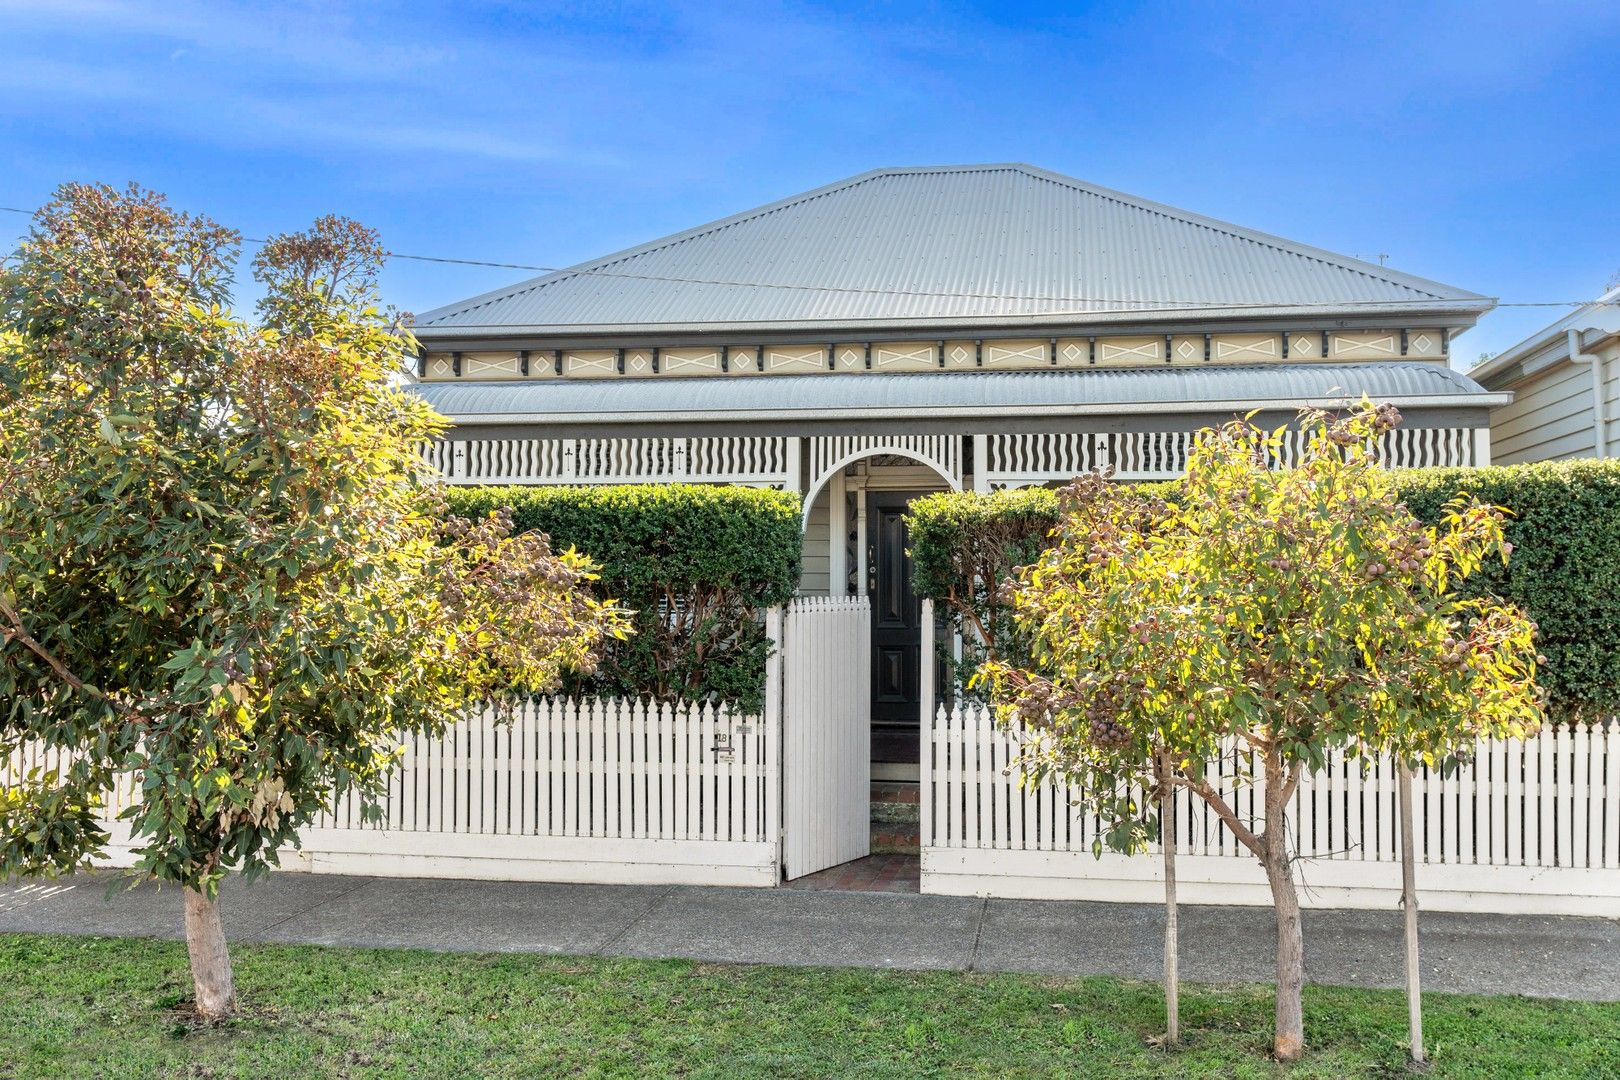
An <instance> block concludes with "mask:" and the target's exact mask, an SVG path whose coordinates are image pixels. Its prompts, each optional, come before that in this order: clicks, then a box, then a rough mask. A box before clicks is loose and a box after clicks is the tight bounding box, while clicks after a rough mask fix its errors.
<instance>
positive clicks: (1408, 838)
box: [1400, 762, 1428, 1065]
mask: <svg viewBox="0 0 1620 1080" xmlns="http://www.w3.org/2000/svg"><path fill="white" fill-rule="evenodd" d="M1400 785H1401V786H1400V800H1401V907H1402V908H1404V909H1405V914H1406V1013H1407V1019H1408V1021H1409V1023H1410V1026H1411V1031H1412V1060H1413V1061H1414V1062H1416V1063H1417V1064H1419V1065H1423V1064H1426V1063H1427V1061H1428V1059H1427V1058H1426V1057H1425V1056H1424V1054H1423V991H1422V987H1421V986H1420V985H1419V977H1418V912H1417V866H1416V862H1417V857H1416V854H1415V853H1414V852H1413V850H1412V832H1413V830H1412V770H1411V769H1410V768H1409V767H1408V766H1407V765H1406V763H1405V762H1402V763H1401V775H1400Z"/></svg>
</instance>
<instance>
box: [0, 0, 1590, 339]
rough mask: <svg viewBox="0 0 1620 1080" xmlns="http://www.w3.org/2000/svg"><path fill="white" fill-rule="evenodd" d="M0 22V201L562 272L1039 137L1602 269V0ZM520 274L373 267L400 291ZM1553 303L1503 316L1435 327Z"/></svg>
mask: <svg viewBox="0 0 1620 1080" xmlns="http://www.w3.org/2000/svg"><path fill="white" fill-rule="evenodd" d="M0 41H3V42H4V49H3V55H4V57H5V61H4V63H3V64H0V148H3V151H4V154H3V157H0V160H3V161H4V162H5V165H6V167H5V168H4V169H3V170H0V204H4V205H9V206H22V207H33V206H35V205H37V204H39V203H40V202H41V201H43V200H44V199H45V198H46V197H47V196H48V195H49V193H50V191H51V189H52V188H53V187H54V186H55V185H57V184H58V183H61V182H63V181H66V180H105V181H109V182H113V183H118V184H122V183H123V182H125V181H128V180H137V181H139V182H140V183H142V184H145V185H147V186H149V187H153V188H157V189H159V190H161V191H164V192H166V193H168V194H169V195H170V197H171V198H172V199H173V200H174V202H175V203H176V204H178V205H180V206H181V207H183V208H186V209H193V210H202V211H206V212H208V213H209V214H211V215H213V216H214V217H216V218H218V219H219V220H221V221H224V222H226V223H228V224H231V225H233V226H236V227H237V228H240V229H241V230H243V232H245V233H246V234H247V235H249V236H263V235H265V234H266V233H269V232H275V231H282V230H287V229H292V228H297V227H300V226H301V225H303V224H305V223H306V222H308V221H309V220H310V219H311V218H312V217H314V216H315V215H317V214H321V213H326V212H339V213H344V214H348V215H350V216H353V217H356V218H359V219H361V220H362V221H365V222H366V223H368V224H371V225H373V226H375V227H377V228H378V229H380V230H381V231H382V232H383V235H384V239H385V241H386V242H387V243H388V245H389V246H390V247H392V248H393V249H394V250H397V251H401V252H412V253H421V254H429V255H444V256H452V257H464V258H474V259H488V260H495V261H511V262H522V263H539V264H544V265H563V264H567V263H570V262H575V261H578V260H581V259H584V258H588V257H591V256H594V255H598V254H603V253H606V252H609V251H612V250H616V249H618V248H621V247H626V246H629V245H631V244H635V243H639V242H641V241H644V240H649V239H652V238H654V237H656V236H659V235H662V234H664V233H668V232H673V231H676V230H679V229H683V228H686V227H689V226H691V225H695V224H699V223H701V222H703V221H707V220H710V219H713V218H716V217H720V216H723V215H726V214H729V213H733V212H736V211H738V210H742V209H746V208H748V207H750V206H754V205H757V204H759V203H763V202H767V201H770V200H773V199H776V198H780V197H782V196H785V195H789V194H793V193H795V192H798V191H801V190H804V189H806V188H810V187H814V186H817V185H820V184H823V183H827V182H829V181H832V180H836V179H838V178H840V177H843V176H847V175H850V174H853V173H856V172H861V171H864V170H866V169H869V168H873V167H876V166H880V165H921V164H940V163H955V162H984V161H1028V162H1031V163H1033V164H1036V165H1040V166H1043V167H1045V168H1048V169H1054V170H1057V171H1059V172H1064V173H1069V174H1071V175H1074V176H1078V177H1081V178H1084V179H1087V180H1091V181H1093V182H1096V183H1100V184H1103V185H1106V186H1109V187H1114V188H1119V189H1123V190H1125V191H1129V192H1132V193H1135V194H1139V195H1142V196H1145V197H1147V198H1151V199H1155V200H1159V201H1161V202H1167V203H1170V204H1172V205H1176V206H1182V207H1186V208H1188V209H1191V210H1196V211H1199V212H1201V213H1205V214H1209V215H1212V216H1215V217H1219V218H1225V219H1228V220H1231V221H1235V222H1238V223H1241V224H1244V225H1248V226H1251V227H1254V228H1258V229H1264V230H1267V231H1270V232H1274V233H1279V234H1281V235H1283V236H1287V237H1290V238H1292V239H1296V240H1301V241H1304V242H1307V243H1311V244H1316V245H1318V246H1321V247H1325V248H1329V249H1333V250H1336V251H1342V252H1346V253H1349V254H1354V255H1361V256H1363V257H1370V258H1373V259H1376V258H1377V257H1378V256H1379V255H1380V254H1386V255H1387V256H1388V259H1389V262H1390V264H1391V265H1392V266H1396V267H1399V268H1400V269H1403V270H1406V271H1408V272H1411V273H1415V274H1421V275H1424V276H1427V277H1432V278H1437V279H1439V280H1441V281H1445V282H1448V283H1451V284H1454V285H1458V286H1461V287H1463V288H1468V289H1472V290H1475V291H1478V292H1482V293H1486V294H1489V295H1494V296H1498V297H1500V298H1502V299H1503V300H1510V301H1530V300H1567V299H1580V298H1590V297H1592V296H1595V295H1596V294H1597V293H1598V292H1599V291H1600V290H1601V287H1602V286H1603V284H1604V283H1605V281H1607V280H1608V279H1609V278H1610V277H1611V276H1612V275H1613V274H1615V273H1616V272H1617V271H1620V122H1617V120H1616V118H1615V116H1616V114H1615V106H1614V102H1615V94H1616V91H1617V90H1620V62H1617V60H1616V58H1617V57H1620V4H1616V3H1614V2H1612V0H1608V2H1602V3H1558V4H1527V3H1522V2H1520V3H1474V4H1455V5H1452V4H1437V5H1428V4H1424V5H1412V4H1386V3H1356V4H1333V5H1324V6H1320V7H1314V6H1311V5H1305V4H1292V3H1283V4H1277V3H1264V4H1209V5H1178V4H1145V5H1140V6H1126V5H1117V4H1098V5H1087V4H1061V5H1058V4H1054V5H1041V4H1031V5H1018V6H1014V5H989V4H985V5H974V4H937V5H915V6H901V5H893V6H888V5H873V6H863V5H831V4H825V5H804V4H776V3H749V4H727V5H718V4H696V5H650V4H616V3H605V2H596V3H578V4H551V5H540V4H533V5H531V4H492V3H464V4H454V5H451V4H444V5H438V4H426V3H423V4H411V5H389V4H380V3H378V4H339V3H311V4H303V3H297V2H280V3H265V4H239V3H228V2H220V0H215V2H210V3H193V2H191V0H168V2H166V3H154V4H138V3H120V2H115V0H66V2H61V3H46V2H28V0H20V2H15V0H0ZM12 218H16V220H15V222H14V221H13V220H11V219H12ZM23 220H24V219H22V218H20V217H16V216H15V215H0V240H6V241H9V240H10V239H11V238H12V237H13V236H14V235H15V234H16V233H17V232H18V231H19V224H20V223H22V222H23ZM524 276H527V275H524V274H522V273H521V272H514V271H506V270H494V269H477V268H456V267H448V266H437V265H428V264H420V263H409V262H395V263H392V264H391V265H390V266H389V268H388V270H387V273H386V277H385V279H384V288H385V292H386V294H387V296H388V299H389V300H390V301H391V302H393V303H394V304H396V305H398V306H400V307H403V308H406V309H411V310H425V309H427V308H430V307H434V306H436V305H438V304H440V303H445V302H448V301H451V300H454V299H457V298H459V297H461V296H465V295H468V294H472V293H475V292H479V291H483V290H485V289H490V288H494V287H497V286H499V285H502V284H504V283H506V282H508V281H511V280H515V279H517V278H520V277H524ZM1556 314H1557V312H1554V311H1539V310H1534V309H1532V310H1529V311H1524V310H1502V311H1498V312H1496V313H1493V314H1492V315H1490V316H1488V317H1487V318H1486V320H1485V321H1484V322H1482V324H1481V325H1480V327H1479V329H1477V330H1475V331H1473V332H1471V333H1470V334H1469V335H1468V336H1467V337H1465V338H1464V339H1462V340H1461V341H1459V342H1458V343H1457V356H1458V357H1459V358H1460V359H1462V360H1467V361H1471V360H1472V359H1473V357H1475V356H1476V355H1477V354H1478V353H1480V352H1482V351H1494V350H1497V349H1500V348H1502V347H1504V346H1506V345H1509V344H1512V343H1513V342H1514V341H1516V340H1517V339H1518V338H1520V337H1522V336H1523V335H1524V334H1525V333H1528V332H1529V331H1531V330H1533V329H1535V328H1536V327H1538V326H1540V325H1542V324H1544V323H1546V322H1549V321H1551V319H1552V318H1554V317H1555V316H1556Z"/></svg>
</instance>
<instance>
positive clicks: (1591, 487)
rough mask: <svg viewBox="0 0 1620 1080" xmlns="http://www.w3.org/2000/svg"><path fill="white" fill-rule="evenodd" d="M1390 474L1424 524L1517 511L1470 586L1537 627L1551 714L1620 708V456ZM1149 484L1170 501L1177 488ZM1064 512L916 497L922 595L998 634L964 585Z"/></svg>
mask: <svg viewBox="0 0 1620 1080" xmlns="http://www.w3.org/2000/svg"><path fill="white" fill-rule="evenodd" d="M1395 477H1396V484H1397V486H1398V488H1399V489H1400V492H1401V496H1402V498H1404V499H1405V500H1406V503H1407V505H1408V506H1409V507H1411V509H1412V512H1413V513H1414V514H1416V515H1417V516H1418V517H1419V518H1420V519H1422V520H1424V521H1429V522H1434V521H1436V520H1437V519H1438V517H1439V513H1440V508H1441V507H1443V506H1444V505H1445V503H1446V502H1447V501H1448V500H1450V499H1451V498H1452V497H1454V496H1456V495H1459V494H1467V495H1471V496H1473V497H1475V498H1478V499H1482V500H1484V501H1486V502H1489V503H1493V504H1495V505H1497V506H1502V507H1506V508H1507V510H1508V511H1510V512H1511V514H1512V515H1513V516H1512V519H1511V520H1510V521H1509V522H1508V526H1507V536H1508V540H1509V541H1510V542H1511V543H1512V544H1513V556H1512V558H1511V559H1510V560H1509V563H1508V565H1507V566H1506V567H1503V566H1502V565H1501V564H1500V563H1493V564H1489V565H1487V566H1486V567H1485V568H1484V569H1483V570H1481V571H1480V572H1479V573H1478V574H1477V575H1475V576H1474V577H1473V578H1472V579H1470V580H1469V582H1468V583H1467V584H1466V586H1465V588H1466V589H1467V590H1469V591H1471V592H1473V593H1475V594H1483V593H1489V594H1493V595H1496V596H1499V597H1502V598H1503V599H1507V600H1512V601H1515V602H1517V603H1519V604H1521V605H1522V606H1523V607H1524V608H1525V609H1526V610H1527V611H1528V612H1529V613H1530V615H1531V617H1532V618H1534V619H1535V620H1536V623H1537V624H1538V626H1539V627H1540V636H1539V638H1538V641H1539V643H1540V646H1541V651H1542V653H1544V654H1545V655H1546V657H1547V664H1546V665H1545V667H1544V668H1543V670H1542V673H1541V680H1542V683H1543V685H1545V686H1546V687H1547V690H1548V692H1549V695H1550V697H1551V701H1552V704H1553V707H1554V708H1555V709H1557V710H1558V711H1560V712H1563V713H1566V714H1568V713H1576V712H1602V713H1609V712H1616V711H1620V461H1592V460H1584V461H1567V462H1547V463H1542V464H1536V465H1503V466H1491V467H1488V468H1483V469H1409V470H1402V471H1400V472H1398V473H1396V474H1395ZM1154 486H1155V487H1162V488H1164V489H1165V494H1166V496H1167V497H1174V490H1175V485H1173V484H1165V485H1154ZM1057 515H1058V504H1057V498H1056V494H1055V493H1054V492H1052V491H1049V490H1047V489H1044V488H1025V489H1021V490H1018V491H1010V492H997V493H994V494H990V495H974V494H971V493H965V494H949V495H938V496H932V497H930V498H928V499H919V500H917V502H915V503H913V504H912V508H911V519H910V527H911V536H912V554H913V557H914V559H915V563H916V565H915V570H914V575H915V576H914V580H915V583H916V588H917V592H918V594H919V595H922V596H928V597H932V598H933V599H935V600H937V601H940V602H942V603H946V604H949V603H951V598H952V595H953V593H952V590H953V589H954V590H955V596H956V597H957V598H959V599H960V598H963V597H967V598H969V602H970V603H971V604H973V605H974V607H975V609H976V610H977V612H978V617H979V618H980V619H981V620H985V621H988V622H990V623H992V624H994V625H996V626H998V627H999V626H1000V625H1001V624H1000V621H999V619H998V615H997V613H995V612H993V611H991V610H989V608H988V606H987V596H986V594H985V591H984V589H983V586H982V584H981V585H970V584H969V582H971V581H973V579H974V577H975V575H983V574H986V573H993V574H995V575H998V576H1001V577H1005V576H1006V575H1007V574H1008V573H1010V572H1011V570H1012V569H1013V567H1015V566H1018V565H1022V564H1023V563H1027V562H1030V561H1032V560H1033V554H1034V552H1035V551H1036V550H1038V549H1039V545H1040V544H1042V543H1043V542H1044V538H1045V535H1046V533H1047V532H1048V531H1049V530H1050V529H1051V527H1052V525H1053V524H1054V523H1055V522H1056V520H1057ZM981 580H982V578H981ZM996 632H997V633H1001V632H1004V631H1002V630H998V631H996ZM1009 644H1010V643H1009Z"/></svg>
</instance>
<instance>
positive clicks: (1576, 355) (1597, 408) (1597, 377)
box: [1565, 328, 1609, 458]
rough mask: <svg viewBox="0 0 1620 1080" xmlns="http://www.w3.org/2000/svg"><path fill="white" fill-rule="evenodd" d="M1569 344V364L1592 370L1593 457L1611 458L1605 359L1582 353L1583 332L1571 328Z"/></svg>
mask: <svg viewBox="0 0 1620 1080" xmlns="http://www.w3.org/2000/svg"><path fill="white" fill-rule="evenodd" d="M1565 333H1566V334H1567V339H1566V340H1568V342H1569V362H1570V363H1572V364H1587V365H1589V366H1590V367H1591V369H1592V455H1593V456H1594V457H1600V458H1606V457H1608V456H1609V447H1608V442H1609V421H1608V417H1607V416H1606V415H1605V410H1604V407H1603V406H1604V401H1603V359H1602V357H1600V356H1598V354H1597V353H1589V352H1582V351H1581V332H1580V331H1579V330H1576V329H1573V328H1571V329H1570V330H1567V331H1565Z"/></svg>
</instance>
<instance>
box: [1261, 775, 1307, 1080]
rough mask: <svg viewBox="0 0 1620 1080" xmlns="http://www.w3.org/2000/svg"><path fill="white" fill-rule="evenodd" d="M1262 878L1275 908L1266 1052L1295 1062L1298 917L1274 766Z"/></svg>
mask: <svg viewBox="0 0 1620 1080" xmlns="http://www.w3.org/2000/svg"><path fill="white" fill-rule="evenodd" d="M1266 773H1267V775H1266V832H1265V837H1264V847H1265V852H1266V855H1265V859H1264V863H1265V868H1266V881H1267V882H1268V883H1269V884H1270V885H1271V904H1272V907H1273V908H1274V909H1275V910H1276V913H1277V1012H1276V1032H1275V1035H1274V1037H1273V1039H1272V1047H1271V1051H1272V1054H1273V1055H1275V1056H1276V1058H1277V1060H1278V1061H1298V1060H1299V1059H1300V1057H1301V1056H1303V1055H1304V1053H1305V1005H1304V1001H1303V1000H1302V998H1301V995H1302V993H1303V991H1304V987H1305V938H1304V933H1303V931H1302V929H1301V927H1300V921H1299V893H1298V892H1297V891H1296V890H1295V889H1294V863H1293V860H1292V859H1291V858H1289V851H1288V840H1287V837H1288V829H1287V814H1288V810H1287V807H1285V806H1284V805H1283V801H1282V790H1283V776H1282V771H1281V770H1280V769H1271V768H1268V769H1267V770H1266Z"/></svg>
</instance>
